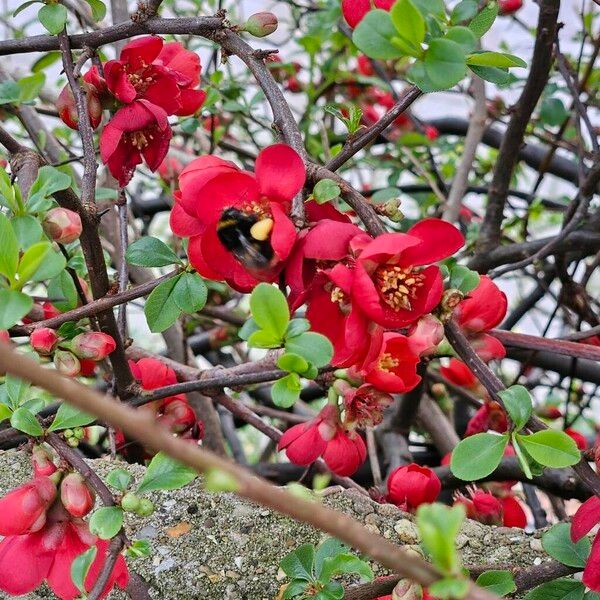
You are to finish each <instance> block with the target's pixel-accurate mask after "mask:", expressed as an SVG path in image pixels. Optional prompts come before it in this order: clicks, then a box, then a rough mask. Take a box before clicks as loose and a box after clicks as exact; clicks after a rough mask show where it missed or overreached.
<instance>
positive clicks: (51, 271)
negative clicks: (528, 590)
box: [30, 250, 75, 308]
mask: <svg viewBox="0 0 600 600" xmlns="http://www.w3.org/2000/svg"><path fill="white" fill-rule="evenodd" d="M66 266H67V261H66V259H65V257H64V256H63V255H62V253H61V252H58V251H56V252H55V251H54V250H52V251H51V252H48V254H46V256H45V257H44V260H43V262H42V264H41V265H40V266H39V267H38V269H37V270H36V272H35V273H34V274H33V275H32V276H31V277H30V281H45V280H46V279H53V278H54V277H56V276H57V275H59V274H60V273H61V272H64V269H65V267H66ZM71 281H72V280H71ZM73 285H75V284H73ZM57 308H58V307H57Z"/></svg>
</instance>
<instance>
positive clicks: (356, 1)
mask: <svg viewBox="0 0 600 600" xmlns="http://www.w3.org/2000/svg"><path fill="white" fill-rule="evenodd" d="M394 2H395V0H374V2H373V3H372V2H371V0H342V13H343V15H344V19H346V22H347V23H348V25H350V27H352V29H354V28H355V27H356V26H357V25H358V24H359V23H360V22H361V21H362V20H363V17H364V16H365V15H366V14H367V13H368V12H369V11H370V10H371V9H373V8H382V9H383V10H390V8H392V6H393V5H394Z"/></svg>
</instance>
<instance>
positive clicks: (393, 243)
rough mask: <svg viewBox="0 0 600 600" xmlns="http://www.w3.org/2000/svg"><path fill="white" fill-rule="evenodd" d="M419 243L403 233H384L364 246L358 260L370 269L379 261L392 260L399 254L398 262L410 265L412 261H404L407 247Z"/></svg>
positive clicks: (418, 244) (416, 239)
mask: <svg viewBox="0 0 600 600" xmlns="http://www.w3.org/2000/svg"><path fill="white" fill-rule="evenodd" d="M420 244H421V243H420V240H419V239H418V238H416V237H413V236H410V235H406V234H404V233H384V234H383V235H380V236H378V237H376V238H375V239H374V240H373V241H372V242H371V243H369V244H368V245H367V246H366V248H365V249H364V250H363V251H362V252H361V254H360V256H359V261H360V262H361V263H363V264H365V265H368V266H367V268H368V269H372V268H374V267H375V266H376V265H377V264H380V263H385V262H388V261H389V262H394V259H398V257H400V255H401V259H400V261H399V262H400V263H401V264H402V265H406V266H412V263H410V262H408V261H405V260H404V257H405V255H406V253H407V251H408V249H409V248H411V247H413V246H420Z"/></svg>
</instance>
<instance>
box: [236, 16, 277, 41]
mask: <svg viewBox="0 0 600 600" xmlns="http://www.w3.org/2000/svg"><path fill="white" fill-rule="evenodd" d="M278 25H279V23H278V21H277V17H276V16H275V15H274V14H273V13H270V12H259V13H255V14H253V15H251V16H250V17H248V20H247V21H246V24H245V25H244V31H247V32H248V33H249V34H250V35H253V36H254V37H259V38H261V37H265V36H267V35H270V34H271V33H273V32H274V31H275V30H276V29H277V26H278Z"/></svg>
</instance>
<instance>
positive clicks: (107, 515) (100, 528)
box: [89, 506, 123, 540]
mask: <svg viewBox="0 0 600 600" xmlns="http://www.w3.org/2000/svg"><path fill="white" fill-rule="evenodd" d="M89 525H90V531H91V532H92V533H93V534H94V535H97V536H98V537H99V538H101V539H103V540H110V539H111V538H114V537H115V535H117V533H119V531H121V527H123V509H122V508H121V507H120V506H103V507H101V508H98V509H97V510H95V511H94V513H93V514H92V516H91V517H90V521H89Z"/></svg>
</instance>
